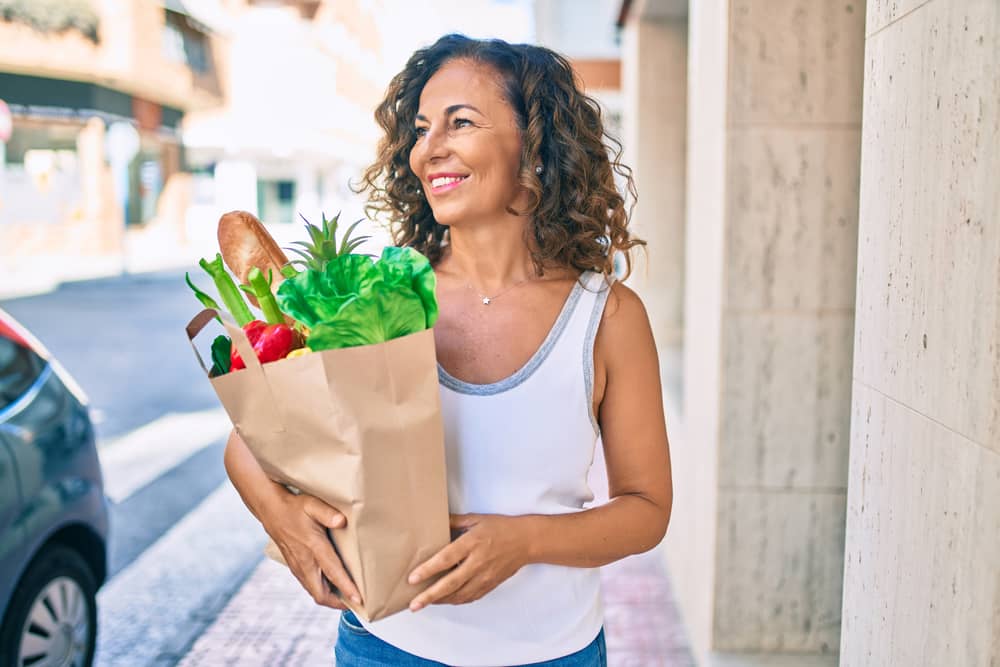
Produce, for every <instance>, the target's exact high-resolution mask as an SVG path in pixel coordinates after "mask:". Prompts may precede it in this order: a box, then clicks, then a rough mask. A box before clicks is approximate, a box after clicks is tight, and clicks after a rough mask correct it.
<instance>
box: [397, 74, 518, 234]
mask: <svg viewBox="0 0 1000 667" xmlns="http://www.w3.org/2000/svg"><path fill="white" fill-rule="evenodd" d="M415 127H416V134H417V139H416V142H415V143H414V145H413V148H412V149H411V151H410V169H411V170H412V171H413V173H414V174H416V176H417V178H419V179H420V183H421V187H423V190H424V194H425V196H426V197H427V203H428V204H430V207H431V210H433V211H434V218H435V219H436V220H437V221H438V222H439V223H440V224H442V225H456V224H461V225H465V224H475V223H476V222H480V221H484V220H485V221H489V220H490V219H494V220H495V219H499V218H502V217H503V216H505V215H508V214H507V212H506V210H507V208H508V207H511V206H517V203H516V202H517V199H518V197H519V196H520V195H522V193H523V188H522V187H521V186H520V184H519V183H518V170H519V167H520V163H521V132H520V129H519V128H518V124H517V116H516V114H515V112H514V109H513V108H512V107H511V106H510V104H508V103H507V101H506V100H505V99H504V97H503V91H502V88H501V84H500V77H499V75H498V74H497V73H496V72H495V70H493V69H492V68H490V67H488V66H485V65H480V64H477V63H474V62H470V61H468V60H453V61H451V62H449V63H446V64H444V65H443V66H442V67H441V68H440V69H439V70H438V71H437V72H435V73H434V75H433V76H432V77H431V78H430V80H429V81H428V82H427V84H426V85H425V86H424V89H423V91H422V92H421V94H420V107H419V109H418V111H417V117H416V120H415Z"/></svg>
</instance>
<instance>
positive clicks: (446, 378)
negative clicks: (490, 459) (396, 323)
mask: <svg viewBox="0 0 1000 667" xmlns="http://www.w3.org/2000/svg"><path fill="white" fill-rule="evenodd" d="M588 275H589V274H585V275H583V276H580V278H579V279H578V280H577V281H576V284H574V285H573V290H572V291H571V292H570V293H569V296H568V297H566V302H565V303H564V304H563V307H562V310H561V311H559V317H557V318H556V322H555V324H553V325H552V328H551V329H549V333H548V335H547V336H546V337H545V340H544V341H542V345H541V347H539V348H538V349H537V350H536V351H535V354H533V355H532V356H531V358H530V359H528V362H527V363H526V364H524V366H521V368H519V369H518V370H517V371H515V373H514V374H513V375H511V376H508V377H506V378H504V379H503V380H500V381H499V382H491V383H489V384H474V383H472V382H465V381H463V380H459V379H458V378H456V377H454V376H452V375H451V374H450V373H449V372H448V371H446V370H445V369H444V367H443V366H441V364H438V365H437V369H438V382H439V383H440V384H441V385H442V386H444V387H447V388H448V389H451V390H452V391H455V392H458V393H460V394H468V395H470V396H493V395H494V394H500V393H503V392H505V391H510V390H511V389H513V388H514V387H517V386H518V385H520V384H521V383H523V382H524V381H525V380H527V379H528V378H530V377H531V376H532V375H533V374H534V373H535V371H536V370H538V367H539V366H541V365H542V362H543V361H545V359H546V358H547V357H548V356H549V353H550V352H551V351H552V348H553V347H555V344H556V343H557V342H558V341H559V336H560V335H561V334H562V332H563V330H564V329H565V328H566V325H567V324H569V320H570V318H571V317H572V316H573V311H574V310H576V303H577V302H578V301H579V300H580V295H581V293H582V292H583V285H582V282H583V281H584V280H587V279H588Z"/></svg>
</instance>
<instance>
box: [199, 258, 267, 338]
mask: <svg viewBox="0 0 1000 667" xmlns="http://www.w3.org/2000/svg"><path fill="white" fill-rule="evenodd" d="M198 265H199V266H201V268H203V269H205V272H206V273H208V275H210V276H212V280H214V281H215V289H217V290H219V296H220V297H221V298H222V303H223V304H224V305H225V306H226V308H227V309H228V310H229V313H230V314H231V315H232V316H233V319H234V320H236V323H237V324H238V325H240V326H241V327H242V326H244V325H246V324H248V323H250V322H252V321H253V320H254V316H253V314H251V313H250V307H249V306H248V305H247V302H246V301H244V300H243V295H242V294H240V291H239V290H238V289H236V283H235V282H233V279H232V278H231V277H230V276H229V274H228V273H226V267H225V266H223V264H222V255H220V254H219V253H216V254H215V259H213V260H212V261H211V262H209V261H208V260H206V259H202V260H201V261H199V262H198Z"/></svg>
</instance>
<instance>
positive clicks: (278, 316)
mask: <svg viewBox="0 0 1000 667" xmlns="http://www.w3.org/2000/svg"><path fill="white" fill-rule="evenodd" d="M247 280H248V281H250V285H249V286H248V285H241V287H242V289H243V291H244V292H246V293H247V294H253V295H254V296H255V297H257V303H259V304H260V309H261V310H262V311H263V312H264V319H265V320H267V323H268V324H284V323H285V314H284V313H282V312H281V309H280V308H278V302H277V301H276V300H275V298H274V294H272V293H271V281H273V280H274V276H273V275H269V276H268V277H267V278H265V277H264V273H263V272H262V271H261V270H260V269H258V268H257V267H256V266H255V267H253V268H252V269H250V273H248V274H247Z"/></svg>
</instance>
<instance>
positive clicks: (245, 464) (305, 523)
mask: <svg viewBox="0 0 1000 667" xmlns="http://www.w3.org/2000/svg"><path fill="white" fill-rule="evenodd" d="M224 460H225V465H226V473H228V475H229V479H230V480H232V482H233V486H234V487H236V491H237V492H239V494H240V497H241V498H242V499H243V502H244V504H246V506H247V509H249V510H250V511H251V512H252V513H253V515H254V516H255V517H257V520H258V521H260V522H261V524H262V525H263V526H264V530H265V531H267V534H268V535H270V536H271V539H272V540H274V543H275V544H277V545H278V549H280V550H281V555H282V556H283V557H284V558H285V563H286V564H287V565H288V569H290V570H291V571H292V574H294V575H295V578H296V579H298V580H299V583H301V584H302V587H303V588H305V589H306V590H307V591H308V592H309V594H310V595H311V596H312V598H313V600H315V601H316V604H320V605H323V606H325V607H332V608H334V609H341V610H343V609H347V606H346V605H345V604H344V603H343V602H341V600H340V598H338V597H337V594H336V593H334V592H333V591H332V590H331V589H330V584H333V585H334V586H336V588H337V590H339V591H340V592H341V594H343V596H344V597H345V598H347V599H350V600H353V601H354V602H356V603H358V604H360V603H361V595H360V594H359V593H358V589H357V587H356V586H355V585H354V582H353V581H351V578H350V576H349V575H348V574H347V571H346V570H345V569H344V564H343V563H341V562H340V557H339V556H337V553H336V552H335V551H334V550H333V544H332V543H331V542H330V538H329V536H328V534H327V528H341V527H343V526H344V525H346V524H347V520H346V518H345V517H344V515H343V514H341V513H340V512H338V511H337V510H335V509H334V508H332V507H330V506H329V505H327V504H326V503H324V502H323V501H322V500H320V499H319V498H316V497H315V496H309V495H306V494H301V495H295V494H294V493H292V492H290V491H288V489H286V488H285V487H284V486H282V485H281V484H278V483H277V482H273V481H271V478H269V477H268V476H267V475H266V474H265V473H264V471H263V470H262V469H261V467H260V465H259V464H258V463H257V459H255V458H254V457H253V454H251V453H250V450H249V449H247V446H246V443H244V442H243V439H242V438H240V436H239V434H238V433H236V431H235V430H234V431H233V432H232V433H231V434H230V436H229V441H228V442H226V453H225V456H224Z"/></svg>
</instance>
